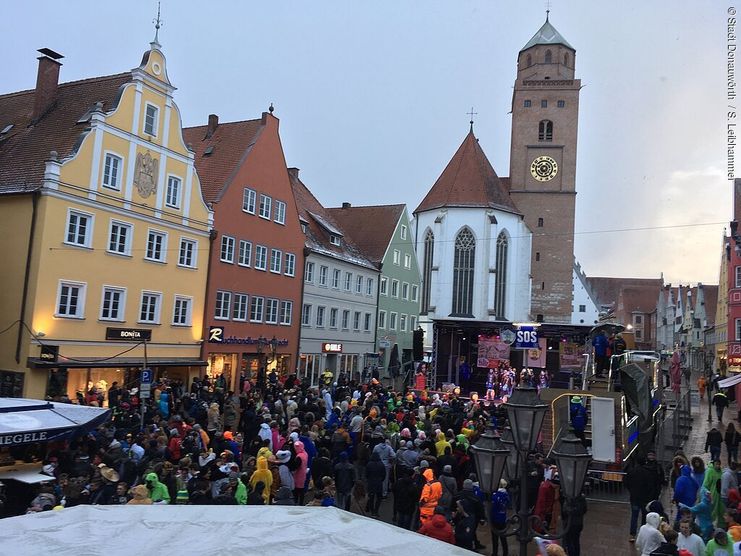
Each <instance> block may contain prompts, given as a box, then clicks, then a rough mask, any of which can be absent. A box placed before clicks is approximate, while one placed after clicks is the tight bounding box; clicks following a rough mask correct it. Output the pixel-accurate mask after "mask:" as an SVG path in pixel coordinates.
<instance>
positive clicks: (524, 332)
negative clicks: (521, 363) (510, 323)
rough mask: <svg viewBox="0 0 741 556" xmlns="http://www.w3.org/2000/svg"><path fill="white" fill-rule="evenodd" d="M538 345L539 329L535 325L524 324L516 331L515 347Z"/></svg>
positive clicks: (529, 347) (525, 347)
mask: <svg viewBox="0 0 741 556" xmlns="http://www.w3.org/2000/svg"><path fill="white" fill-rule="evenodd" d="M537 347H538V330H537V329H536V328H535V327H533V326H522V327H521V328H520V329H519V330H517V332H515V345H514V348H515V349H536V348H537Z"/></svg>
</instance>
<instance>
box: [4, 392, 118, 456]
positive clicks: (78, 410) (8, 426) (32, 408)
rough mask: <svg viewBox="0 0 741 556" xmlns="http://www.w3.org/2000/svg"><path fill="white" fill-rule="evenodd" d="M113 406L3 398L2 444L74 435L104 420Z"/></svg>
mask: <svg viewBox="0 0 741 556" xmlns="http://www.w3.org/2000/svg"><path fill="white" fill-rule="evenodd" d="M110 415H111V410H110V409H103V408H100V407H90V406H84V405H74V404H69V403H60V402H47V401H44V400H30V399H26V398H0V447H2V446H21V445H23V444H36V443H38V442H49V441H54V440H62V439H65V438H71V437H73V436H75V435H78V434H85V433H87V432H89V431H91V430H93V429H95V428H96V427H97V426H98V425H101V424H102V423H105V422H106V421H107V420H108V418H109V417H110Z"/></svg>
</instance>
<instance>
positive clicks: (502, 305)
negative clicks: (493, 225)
mask: <svg viewBox="0 0 741 556" xmlns="http://www.w3.org/2000/svg"><path fill="white" fill-rule="evenodd" d="M508 253H509V239H508V238H507V234H505V233H504V232H501V233H500V234H499V236H498V237H497V254H496V273H495V276H496V278H495V280H496V284H495V285H494V312H495V313H496V316H497V318H499V319H501V320H504V318H505V316H504V315H505V310H506V308H507V255H508Z"/></svg>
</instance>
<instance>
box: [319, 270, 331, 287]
mask: <svg viewBox="0 0 741 556" xmlns="http://www.w3.org/2000/svg"><path fill="white" fill-rule="evenodd" d="M327 280H329V267H328V266H326V265H319V285H320V286H323V287H325V288H326V287H327Z"/></svg>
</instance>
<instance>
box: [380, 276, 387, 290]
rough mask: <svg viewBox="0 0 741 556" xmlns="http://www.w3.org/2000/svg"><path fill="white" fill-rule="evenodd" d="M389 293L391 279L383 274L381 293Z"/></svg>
mask: <svg viewBox="0 0 741 556" xmlns="http://www.w3.org/2000/svg"><path fill="white" fill-rule="evenodd" d="M388 294H389V279H388V278H386V277H385V276H381V295H388Z"/></svg>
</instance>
